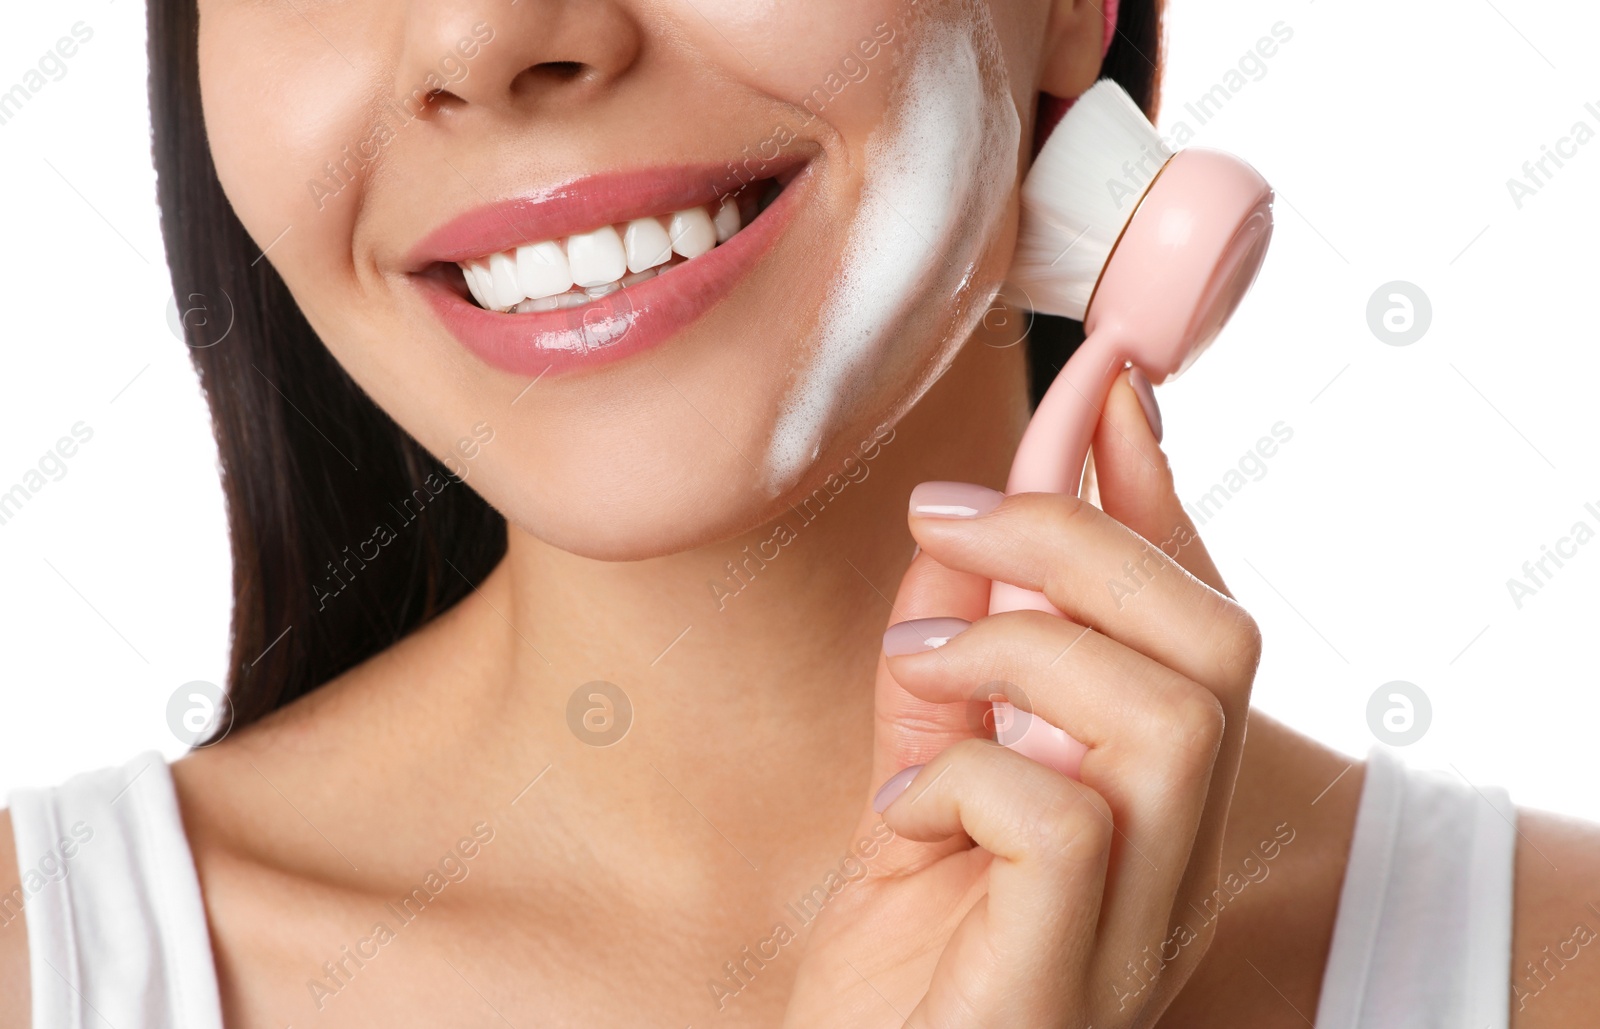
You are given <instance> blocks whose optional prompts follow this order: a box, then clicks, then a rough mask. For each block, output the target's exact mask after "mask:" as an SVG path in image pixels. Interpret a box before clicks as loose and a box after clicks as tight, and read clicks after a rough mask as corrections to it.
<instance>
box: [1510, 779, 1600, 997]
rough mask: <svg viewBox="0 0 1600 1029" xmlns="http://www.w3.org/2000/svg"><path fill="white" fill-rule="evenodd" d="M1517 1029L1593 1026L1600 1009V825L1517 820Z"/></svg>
mask: <svg viewBox="0 0 1600 1029" xmlns="http://www.w3.org/2000/svg"><path fill="white" fill-rule="evenodd" d="M1512 911H1513V918H1514V922H1513V926H1512V936H1511V1025H1512V1026H1513V1029H1557V1027H1562V1029H1564V1027H1567V1026H1575V1025H1585V1024H1589V1020H1590V1019H1592V1018H1593V1017H1594V1012H1595V1010H1596V1009H1600V826H1597V825H1593V824H1589V823H1586V822H1580V821H1577V820H1575V819H1571V818H1565V817H1562V816H1560V815H1553V814H1549V813H1547V812H1543V811H1529V810H1519V811H1518V813H1517V849H1516V876H1515V886H1514V894H1513V907H1512Z"/></svg>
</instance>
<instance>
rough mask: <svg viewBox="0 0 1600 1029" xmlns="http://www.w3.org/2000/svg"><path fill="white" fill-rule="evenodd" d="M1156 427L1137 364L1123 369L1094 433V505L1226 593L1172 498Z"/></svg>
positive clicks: (1157, 413)
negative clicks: (1096, 490)
mask: <svg viewBox="0 0 1600 1029" xmlns="http://www.w3.org/2000/svg"><path fill="white" fill-rule="evenodd" d="M1160 426H1161V409H1160V408H1159V407H1158V406H1157V405H1156V400H1155V393H1154V391H1153V390H1152V389H1151V388H1150V381H1149V380H1148V379H1146V378H1145V376H1144V373H1143V372H1141V371H1139V370H1138V369H1137V368H1133V369H1129V370H1128V371H1126V372H1123V373H1122V374H1121V375H1119V376H1118V377H1117V381H1116V382H1115V383H1113V384H1112V386H1111V394H1110V396H1108V397H1107V398H1106V406H1105V411H1104V414H1103V415H1102V416H1101V419H1100V424H1099V426H1098V427H1096V429H1095V434H1094V443H1093V447H1094V470H1095V481H1096V483H1097V484H1098V486H1099V490H1100V509H1101V510H1102V511H1104V512H1105V513H1106V514H1108V515H1110V516H1111V517H1113V518H1115V519H1116V520H1117V521H1119V522H1121V523H1122V524H1123V525H1126V526H1127V527H1128V528H1130V529H1132V530H1133V531H1134V532H1137V533H1138V534H1139V535H1141V536H1143V537H1144V538H1145V539H1146V540H1148V541H1149V542H1150V544H1151V545H1152V546H1156V547H1160V548H1161V549H1162V550H1164V551H1165V552H1166V553H1167V555H1168V556H1169V557H1171V558H1172V559H1173V560H1175V561H1177V563H1178V564H1180V565H1182V566H1183V567H1184V568H1185V569H1186V570H1187V571H1188V572H1189V574H1191V575H1193V576H1194V577H1195V578H1197V579H1199V580H1200V581H1201V582H1204V583H1205V584H1206V585H1208V586H1210V587H1211V588H1212V589H1214V590H1216V591H1217V592H1219V593H1222V594H1225V595H1227V596H1230V597H1231V596H1232V595H1233V594H1231V593H1229V592H1228V587H1227V585H1226V584H1225V583H1224V582H1223V581H1222V573H1220V572H1219V571H1217V566H1216V564H1215V563H1213V562H1212V560H1211V555H1210V554H1209V553H1208V552H1207V551H1206V547H1205V544H1204V543H1202V542H1201V540H1200V534H1199V533H1198V532H1197V531H1196V530H1195V526H1194V522H1193V520H1191V519H1190V517H1189V513H1188V512H1187V511H1186V510H1184V507H1183V503H1182V502H1181V501H1180V500H1179V499H1178V493H1177V488H1176V485H1175V484H1174V482H1173V478H1172V466H1171V465H1170V464H1169V463H1168V462H1167V455H1166V452H1165V451H1163V450H1162V449H1161V442H1160V440H1159V439H1158V438H1157V435H1156V433H1157V432H1158V431H1159V427H1160Z"/></svg>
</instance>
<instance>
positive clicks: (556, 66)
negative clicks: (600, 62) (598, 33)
mask: <svg viewBox="0 0 1600 1029" xmlns="http://www.w3.org/2000/svg"><path fill="white" fill-rule="evenodd" d="M588 70H589V66H588V65H587V64H584V63H582V62H581V61H543V62H541V63H539V64H534V65H530V66H529V67H527V68H526V69H524V70H523V72H522V74H521V75H519V76H517V78H518V81H519V82H520V83H522V84H524V85H534V84H538V85H543V86H561V85H566V84H567V83H570V82H577V81H578V80H579V79H582V78H583V77H584V74H585V73H586V72H587V71H588Z"/></svg>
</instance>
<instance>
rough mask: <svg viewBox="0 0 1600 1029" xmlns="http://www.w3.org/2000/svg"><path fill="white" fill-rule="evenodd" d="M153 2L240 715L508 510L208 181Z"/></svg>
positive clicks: (1049, 328) (487, 538) (424, 608)
mask: <svg viewBox="0 0 1600 1029" xmlns="http://www.w3.org/2000/svg"><path fill="white" fill-rule="evenodd" d="M1162 2H1163V0H1123V3H1122V6H1121V11H1120V14H1119V22H1120V24H1119V26H1118V32H1117V36H1116V39H1115V41H1114V42H1113V44H1112V46H1111V50H1110V52H1109V53H1108V54H1107V56H1106V63H1105V69H1104V73H1105V75H1107V76H1108V77H1110V78H1114V79H1116V80H1117V81H1118V82H1119V83H1120V84H1121V85H1122V86H1123V87H1124V88H1125V89H1127V90H1128V92H1129V93H1131V94H1132V95H1133V97H1134V99H1135V100H1136V101H1138V103H1139V104H1140V106H1142V107H1143V108H1144V109H1145V110H1146V111H1147V112H1150V113H1151V114H1152V116H1153V114H1154V108H1155V102H1156V93H1157V86H1158V78H1159V63H1160V56H1159V47H1160V15H1161V5H1162ZM148 12H149V15H148V17H149V21H148V29H149V57H150V116H151V121H152V125H153V129H154V139H153V152H154V158H155V166H156V173H157V196H158V199H159V201H160V206H161V232H162V237H163V240H164V241H165V244H166V252H167V264H168V266H169V268H170V270H171V272H172V283H173V293H174V295H175V296H176V297H178V298H179V301H180V303H179V306H180V308H181V309H182V310H184V311H185V312H187V314H186V316H185V317H184V328H185V333H186V337H187V342H188V344H189V346H190V348H191V349H190V356H191V357H192V359H193V360H194V364H195V368H196V369H197V370H198V372H199V375H200V385H201V388H202V389H203V390H204V392H205V396H206V402H207V403H208V404H209V406H210V408H211V417H212V425H213V431H214V433H215V435H216V441H217V451H218V457H219V460H220V464H221V471H222V486H223V493H224V496H225V497H226V501H227V510H228V527H229V534H230V539H231V547H232V556H233V618H232V642H231V647H230V655H229V661H228V681H227V687H228V694H229V706H230V714H231V723H230V724H231V725H232V726H242V725H246V724H248V723H250V722H252V721H255V720H256V719H258V718H260V717H261V716H262V715H264V714H266V713H267V712H269V711H272V710H274V709H276V708H279V707H282V706H283V705H285V704H287V703H289V702H290V701H292V700H294V699H295V698H297V697H299V696H301V695H303V694H305V693H307V692H308V691H310V690H312V689H314V688H316V687H317V686H319V685H321V684H322V683H324V682H327V681H328V680H329V679H331V678H333V677H334V676H337V675H338V674H339V673H341V672H343V671H345V670H346V669H348V668H350V667H352V666H353V665H355V664H358V663H359V662H361V661H363V660H365V659H366V658H368V657H371V656H372V655H374V654H376V653H378V652H380V651H382V650H384V649H385V648H387V647H389V646H390V645H392V644H393V643H395V642H396V641H398V640H399V639H401V638H402V637H404V636H405V635H407V634H408V633H410V632H411V631H412V630H414V629H416V628H417V627H418V626H420V625H422V624H423V623H424V622H426V621H428V620H429V619H430V618H432V617H434V616H435V615H437V614H439V613H440V612H441V611H444V610H446V609H447V608H449V607H450V606H451V605H453V604H454V603H455V602H456V601H458V600H460V599H461V598H462V597H463V596H465V595H466V594H467V593H468V592H469V591H470V590H471V589H472V588H473V587H474V586H475V585H476V584H477V583H478V582H479V581H481V580H482V579H483V577H484V576H485V575H487V574H488V573H489V571H490V570H491V569H492V568H493V567H494V566H495V564H496V563H497V562H498V561H499V560H500V557H501V556H502V555H503V554H504V552H505V521H504V519H503V518H502V517H501V516H500V515H499V514H498V513H496V512H495V511H494V510H493V509H492V508H490V507H489V505H488V504H487V503H485V502H484V501H483V499H482V498H481V497H479V496H478V494H477V493H475V492H474V491H473V490H471V489H470V488H468V487H467V486H465V485H463V484H462V483H461V482H459V481H458V480H456V479H455V478H454V477H453V476H451V475H450V473H449V472H448V470H447V469H446V468H445V467H444V466H443V465H442V464H441V463H440V462H439V461H438V460H437V459H436V458H434V457H433V456H432V455H431V454H429V453H428V452H427V451H426V450H424V449H423V448H422V447H421V446H420V445H419V444H418V443H417V442H416V441H415V440H414V439H412V438H411V436H410V435H409V434H407V433H406V432H405V430H403V429H401V428H400V427H399V426H398V425H396V424H395V422H394V421H393V419H391V418H390V417H389V416H388V415H387V414H385V413H384V412H383V411H382V410H381V409H380V408H379V407H378V406H377V405H376V404H375V403H373V401H372V400H371V399H370V398H369V397H368V396H367V395H366V394H365V393H364V392H362V390H361V388H360V387H359V386H357V385H356V383H355V382H354V381H353V380H352V379H351V378H350V377H349V376H348V375H347V374H346V373H345V371H344V369H343V368H341V367H340V366H339V364H338V363H337V362H336V361H335V360H334V359H333V357H332V356H331V355H330V354H329V352H328V350H327V349H326V348H325V347H324V346H323V345H322V343H321V341H320V340H318V339H317V336H316V334H315V333H314V332H312V330H311V326H310V325H309V324H307V322H306V320H305V317H304V316H303V315H302V314H301V313H300V308H299V307H298V305H296V303H295V301H294V298H293V297H291V296H290V294H289V290H288V288H287V287H286V286H285V285H284V283H283V280H282V279H281V278H280V277H279V276H278V274H277V272H276V271H274V270H273V267H272V264H271V263H270V262H269V261H266V260H262V259H261V249H260V247H259V246H258V245H257V243H256V242H255V241H253V240H252V239H251V238H250V236H249V234H248V233H246V232H245V229H244V226H243V225H242V224H241V223H240V222H239V219H238V218H237V217H236V216H235V215H234V212H233V208H232V206H231V205H230V204H229V202H228V199H227V197H226V196H225V195H224V194H223V191H222V186H221V184H220V183H219V182H218V181H217V174H216V169H215V166H214V165H213V164H212V160H211V151H210V148H209V144H208V142H207V139H206V133H205V122H204V119H203V117H202V112H201V105H200V79H199V53H198V27H199V15H198V13H197V10H196V4H195V0H150V3H149V5H148ZM224 330H225V335H224ZM218 337H220V339H219V338H218ZM1081 339H1082V332H1081V328H1080V327H1079V326H1078V323H1076V322H1070V321H1066V320H1065V319H1059V318H1044V317H1041V318H1038V319H1036V321H1035V324H1034V326H1033V329H1032V332H1031V333H1030V339H1029V358H1030V364H1031V366H1032V370H1033V381H1034V392H1035V399H1037V395H1038V393H1039V392H1041V391H1042V390H1043V388H1044V386H1046V385H1048V384H1049V382H1050V380H1051V379H1052V378H1053V377H1054V375H1055V373H1056V371H1058V370H1059V369H1060V368H1061V366H1062V365H1063V364H1064V363H1065V362H1066V359H1067V357H1068V356H1070V354H1071V352H1072V350H1073V349H1074V348H1075V347H1076V345H1077V344H1078V342H1080V341H1081ZM440 484H443V488H442V489H440V488H439V486H440ZM380 525H386V526H398V528H397V529H396V531H395V538H394V539H393V540H392V541H390V542H387V543H386V545H384V546H383V548H382V550H381V552H379V554H378V556H377V558H375V559H371V560H367V559H364V558H363V557H362V554H361V551H362V550H363V549H364V548H362V547H361V544H362V542H363V541H367V540H370V539H372V537H373V535H374V532H375V530H376V528H377V527H378V526H380ZM224 731H226V730H225V729H219V730H218V734H220V733H221V732H224Z"/></svg>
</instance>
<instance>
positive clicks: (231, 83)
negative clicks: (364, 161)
mask: <svg viewBox="0 0 1600 1029" xmlns="http://www.w3.org/2000/svg"><path fill="white" fill-rule="evenodd" d="M350 56H351V59H352V60H354V61H356V62H357V64H356V66H354V67H352V65H351V64H349V63H347V62H346V61H345V59H344V58H342V57H340V56H339V54H338V53H337V52H336V51H335V50H333V48H332V47H331V46H330V45H329V44H328V43H327V42H325V41H324V40H323V39H322V38H321V37H320V36H318V35H317V34H316V33H315V32H314V31H313V30H312V29H311V28H310V27H308V26H307V25H306V23H305V22H304V21H302V20H300V19H298V18H294V17H293V15H292V13H288V12H286V11H285V9H283V8H280V7H279V6H278V5H228V6H227V8H226V9H224V10H220V11H217V12H216V13H214V14H213V13H209V12H206V13H203V15H202V19H201V29H200V49H199V60H200V90H201V99H202V103H203V105H204V110H205V122H206V133H207V136H208V138H209V140H210V144H211V153H212V158H213V160H214V162H215V164H216V168H217V177H218V179H219V181H220V182H221V183H222V187H223V190H224V191H225V192H226V193H227V195H228V199H229V201H230V202H231V203H232V205H233V208H234V211H235V212H236V213H237V214H238V216H239V220H240V221H241V222H243V224H244V226H245V228H246V229H247V230H248V231H249V233H250V235H251V237H252V238H253V239H254V240H255V241H256V243H257V245H258V246H260V247H262V248H263V249H264V248H266V247H268V246H269V245H270V246H272V248H273V249H272V256H273V262H274V264H276V265H278V267H279V269H280V270H281V271H282V272H283V274H284V276H285V278H286V279H287V280H290V282H291V285H292V286H294V287H295V289H296V293H297V295H299V293H300V290H299V288H298V282H313V283H329V284H331V283H335V282H343V281H347V280H348V278H349V276H350V275H351V273H352V270H353V269H352V267H351V259H350V252H351V251H350V246H349V239H350V235H351V232H352V230H353V223H354V216H355V211H356V205H354V204H334V203H330V202H328V198H329V193H330V189H329V187H330V185H331V187H332V189H334V190H337V189H339V188H340V176H341V175H342V174H343V173H341V172H339V171H338V170H337V168H336V169H335V170H334V171H333V172H332V173H331V174H330V169H329V165H335V166H337V165H338V164H339V163H340V162H341V161H343V159H344V158H345V157H346V156H347V155H346V150H347V148H350V147H353V146H355V145H356V144H357V143H358V142H359V141H360V139H361V138H362V136H363V135H364V130H365V129H366V128H368V127H369V124H370V118H369V117H367V116H366V115H365V112H366V111H367V110H368V109H369V108H370V104H369V103H368V102H367V100H368V96H367V94H368V93H369V92H370V87H369V86H368V85H367V84H366V78H367V77H364V76H363V74H362V72H361V70H360V69H361V68H362V67H363V66H364V65H366V64H367V63H368V62H370V61H372V60H373V59H374V55H373V54H371V53H370V52H367V53H353V54H351V55H350ZM343 177H344V178H346V179H348V178H349V176H348V175H344V176H343ZM274 241H277V242H276V243H275V242H274ZM296 280H298V282H297V281H296ZM324 291H325V289H324ZM316 292H317V291H316V290H313V291H312V294H311V296H312V297H313V298H314V297H315V294H316Z"/></svg>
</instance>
